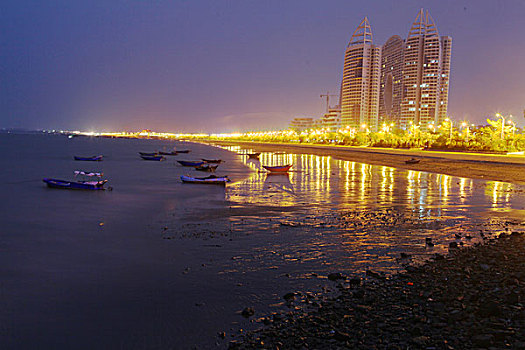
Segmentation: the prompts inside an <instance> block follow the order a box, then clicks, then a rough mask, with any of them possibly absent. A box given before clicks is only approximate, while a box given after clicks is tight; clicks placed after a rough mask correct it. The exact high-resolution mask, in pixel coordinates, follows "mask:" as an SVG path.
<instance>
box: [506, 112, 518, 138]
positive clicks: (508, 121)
mask: <svg viewBox="0 0 525 350" xmlns="http://www.w3.org/2000/svg"><path fill="white" fill-rule="evenodd" d="M509 118H512V115H510V116H509ZM507 124H512V128H511V130H512V136H514V130H515V129H516V123H514V121H513V120H511V119H508V120H507Z"/></svg>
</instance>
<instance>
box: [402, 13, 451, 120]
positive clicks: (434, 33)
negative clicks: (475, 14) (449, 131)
mask: <svg viewBox="0 0 525 350" xmlns="http://www.w3.org/2000/svg"><path fill="white" fill-rule="evenodd" d="M451 47H452V38H451V37H448V36H443V37H440V36H439V33H438V30H437V27H436V25H435V23H434V20H433V19H432V17H431V16H430V14H429V13H428V11H427V12H426V13H424V12H423V9H421V10H420V11H419V13H418V15H417V17H416V20H415V21H414V23H413V24H412V27H411V28H410V31H409V33H408V38H407V40H406V43H405V51H404V66H403V85H404V91H403V92H404V96H403V99H402V102H401V117H400V120H399V126H400V127H401V128H404V129H407V128H409V127H410V126H412V125H417V126H419V127H420V128H421V129H422V130H427V129H428V126H429V125H430V124H435V125H438V124H440V123H441V122H442V121H443V119H444V118H446V115H447V108H448V90H449V79H450V57H451Z"/></svg>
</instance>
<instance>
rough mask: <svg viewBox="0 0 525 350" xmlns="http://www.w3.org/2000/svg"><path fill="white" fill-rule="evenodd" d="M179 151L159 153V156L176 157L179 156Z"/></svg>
mask: <svg viewBox="0 0 525 350" xmlns="http://www.w3.org/2000/svg"><path fill="white" fill-rule="evenodd" d="M177 153H178V152H177V151H172V152H163V151H159V154H161V155H163V156H176V155H177Z"/></svg>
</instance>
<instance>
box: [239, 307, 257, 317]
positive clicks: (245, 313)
mask: <svg viewBox="0 0 525 350" xmlns="http://www.w3.org/2000/svg"><path fill="white" fill-rule="evenodd" d="M241 315H243V316H244V317H246V318H249V317H251V316H253V315H255V310H254V309H253V308H252V307H245V308H244V309H243V310H242V312H241Z"/></svg>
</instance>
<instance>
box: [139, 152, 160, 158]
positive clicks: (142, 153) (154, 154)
mask: <svg viewBox="0 0 525 350" xmlns="http://www.w3.org/2000/svg"><path fill="white" fill-rule="evenodd" d="M139 154H140V155H141V156H148V157H153V156H156V155H158V153H157V152H139Z"/></svg>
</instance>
